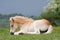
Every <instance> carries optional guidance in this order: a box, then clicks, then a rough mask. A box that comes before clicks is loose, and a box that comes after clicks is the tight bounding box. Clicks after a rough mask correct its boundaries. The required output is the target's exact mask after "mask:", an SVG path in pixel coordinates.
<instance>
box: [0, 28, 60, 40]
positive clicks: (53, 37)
mask: <svg viewBox="0 0 60 40" xmlns="http://www.w3.org/2000/svg"><path fill="white" fill-rule="evenodd" d="M0 40H60V27H54V30H53V33H51V34H39V35H27V34H25V35H10V33H9V28H0Z"/></svg>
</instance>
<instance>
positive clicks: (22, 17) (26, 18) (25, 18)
mask: <svg viewBox="0 0 60 40" xmlns="http://www.w3.org/2000/svg"><path fill="white" fill-rule="evenodd" d="M15 18H21V19H24V20H30V21H33V20H34V19H32V18H28V17H25V16H15Z"/></svg>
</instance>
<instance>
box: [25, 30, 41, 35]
mask: <svg viewBox="0 0 60 40" xmlns="http://www.w3.org/2000/svg"><path fill="white" fill-rule="evenodd" d="M26 34H40V31H39V30H35V31H34V32H26Z"/></svg>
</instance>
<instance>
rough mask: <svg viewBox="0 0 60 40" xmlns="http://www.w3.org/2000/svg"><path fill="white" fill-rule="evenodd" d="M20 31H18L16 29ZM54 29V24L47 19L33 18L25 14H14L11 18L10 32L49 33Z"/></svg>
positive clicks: (14, 33) (17, 33) (13, 33)
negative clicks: (24, 15)
mask: <svg viewBox="0 0 60 40" xmlns="http://www.w3.org/2000/svg"><path fill="white" fill-rule="evenodd" d="M18 28H19V31H17V32H16V29H18ZM52 30H53V28H52V25H51V24H50V22H49V21H48V20H46V19H41V20H33V19H31V18H27V17H23V16H14V17H11V18H10V33H11V34H12V35H19V34H22V33H23V34H49V33H51V32H52Z"/></svg>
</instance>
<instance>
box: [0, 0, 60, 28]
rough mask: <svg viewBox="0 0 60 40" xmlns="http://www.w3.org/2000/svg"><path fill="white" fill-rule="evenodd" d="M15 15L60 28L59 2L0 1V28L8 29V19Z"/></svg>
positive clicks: (43, 0)
mask: <svg viewBox="0 0 60 40" xmlns="http://www.w3.org/2000/svg"><path fill="white" fill-rule="evenodd" d="M16 15H19V16H26V17H29V18H33V19H35V20H38V19H47V20H49V21H50V22H51V24H52V25H54V26H56V27H57V26H60V0H0V27H3V28H6V27H9V18H10V17H12V16H16Z"/></svg>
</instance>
